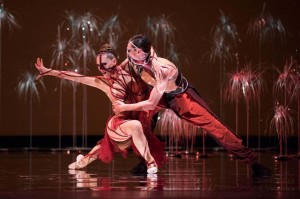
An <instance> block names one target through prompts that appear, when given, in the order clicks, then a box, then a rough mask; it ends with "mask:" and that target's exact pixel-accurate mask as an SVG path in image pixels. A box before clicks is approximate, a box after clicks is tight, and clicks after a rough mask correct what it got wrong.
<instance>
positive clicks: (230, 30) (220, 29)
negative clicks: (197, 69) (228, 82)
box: [209, 10, 240, 120]
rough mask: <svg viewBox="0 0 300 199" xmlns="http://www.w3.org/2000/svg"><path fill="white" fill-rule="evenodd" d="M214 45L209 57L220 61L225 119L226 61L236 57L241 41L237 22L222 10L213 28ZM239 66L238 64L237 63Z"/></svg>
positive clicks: (221, 98) (221, 114)
mask: <svg viewBox="0 0 300 199" xmlns="http://www.w3.org/2000/svg"><path fill="white" fill-rule="evenodd" d="M211 35H212V45H211V48H210V53H209V59H210V61H211V62H212V63H215V62H217V61H218V63H219V78H220V88H219V89H220V105H219V110H220V118H221V119H222V120H224V119H225V112H224V104H223V96H224V92H223V90H224V88H223V83H224V80H225V73H226V63H227V62H229V61H232V60H233V59H234V56H235V54H236V53H237V47H238V44H239V43H240V38H239V35H238V32H237V28H236V26H235V24H233V23H232V22H231V21H230V19H229V17H227V16H225V15H224V13H223V11H222V10H220V17H219V19H218V22H217V25H215V26H214V27H213V28H212V30H211ZM237 67H238V65H237Z"/></svg>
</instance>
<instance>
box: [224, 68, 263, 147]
mask: <svg viewBox="0 0 300 199" xmlns="http://www.w3.org/2000/svg"><path fill="white" fill-rule="evenodd" d="M252 68H253V67H252V66H251V64H247V65H246V66H245V67H244V68H243V69H241V70H240V71H237V72H234V73H231V74H229V75H228V80H227V84H226V90H225V94H226V96H227V100H228V101H230V102H235V103H236V114H238V111H237V110H238V102H239V99H243V100H244V102H245V104H246V115H247V124H246V125H247V140H246V142H247V144H246V146H247V147H249V114H250V104H251V103H252V104H255V103H257V102H258V101H259V93H260V92H261V90H262V87H263V79H262V74H261V73H260V72H259V71H258V70H253V69H252ZM236 130H238V115H236Z"/></svg>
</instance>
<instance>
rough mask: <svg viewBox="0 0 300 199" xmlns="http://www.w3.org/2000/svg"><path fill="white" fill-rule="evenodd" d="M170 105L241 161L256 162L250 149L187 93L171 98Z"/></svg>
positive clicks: (180, 115) (183, 117)
mask: <svg viewBox="0 0 300 199" xmlns="http://www.w3.org/2000/svg"><path fill="white" fill-rule="evenodd" d="M179 105H180V106H179ZM170 106H171V109H172V110H173V111H174V112H175V113H177V114H178V115H179V117H180V118H182V119H185V120H187V121H188V122H190V123H193V124H195V125H197V126H199V127H201V128H203V129H205V130H206V132H207V133H208V134H209V135H210V136H211V137H212V138H214V140H215V141H216V142H218V143H219V144H220V145H221V146H223V147H224V148H225V149H226V150H228V151H229V152H231V153H232V154H234V155H235V156H236V157H237V158H238V159H239V160H241V161H242V162H245V163H247V164H250V165H252V164H254V163H256V162H257V157H256V155H255V154H254V153H253V152H252V150H251V149H249V148H247V147H245V146H244V145H243V144H242V140H241V139H240V138H239V137H238V136H237V135H236V134H234V133H233V132H232V131H230V129H229V128H227V127H226V126H225V125H224V124H222V123H221V122H220V121H219V120H218V119H217V118H216V117H215V116H214V115H213V114H212V113H210V112H209V111H208V110H207V109H206V108H204V107H203V106H201V104H200V103H199V102H197V101H196V100H195V99H194V98H193V97H192V96H190V95H189V94H188V93H183V94H181V95H179V96H177V97H175V98H174V99H172V101H171V103H170Z"/></svg>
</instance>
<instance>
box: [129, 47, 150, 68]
mask: <svg viewBox="0 0 300 199" xmlns="http://www.w3.org/2000/svg"><path fill="white" fill-rule="evenodd" d="M127 57H128V59H129V61H130V62H132V63H133V64H136V65H139V64H141V65H142V64H144V62H145V59H146V57H147V53H145V52H143V51H142V49H140V48H137V47H136V46H134V44H133V43H132V42H130V41H129V42H128V44H127Z"/></svg>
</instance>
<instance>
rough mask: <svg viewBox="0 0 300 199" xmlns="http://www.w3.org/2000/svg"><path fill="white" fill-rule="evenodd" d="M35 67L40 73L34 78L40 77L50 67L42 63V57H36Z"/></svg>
mask: <svg viewBox="0 0 300 199" xmlns="http://www.w3.org/2000/svg"><path fill="white" fill-rule="evenodd" d="M35 67H36V69H38V71H39V72H40V75H38V76H37V77H36V80H38V79H40V78H41V77H43V76H44V75H46V73H47V72H49V71H50V70H51V69H49V68H46V67H45V66H44V64H43V59H42V58H37V59H36V63H35Z"/></svg>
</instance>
